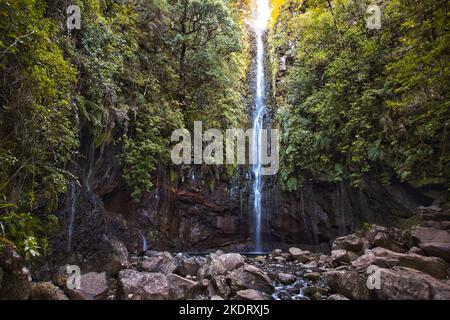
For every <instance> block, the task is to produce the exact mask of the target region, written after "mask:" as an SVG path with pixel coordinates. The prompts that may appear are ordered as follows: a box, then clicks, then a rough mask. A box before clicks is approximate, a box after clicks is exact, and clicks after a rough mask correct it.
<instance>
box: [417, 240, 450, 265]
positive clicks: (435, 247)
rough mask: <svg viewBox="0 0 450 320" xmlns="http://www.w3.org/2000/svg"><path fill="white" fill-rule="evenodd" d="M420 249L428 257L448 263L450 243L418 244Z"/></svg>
mask: <svg viewBox="0 0 450 320" xmlns="http://www.w3.org/2000/svg"><path fill="white" fill-rule="evenodd" d="M419 246H420V248H421V249H422V250H423V251H425V253H426V254H428V255H430V256H435V257H440V258H442V259H444V260H445V261H447V262H450V243H446V242H425V243H421V244H419Z"/></svg>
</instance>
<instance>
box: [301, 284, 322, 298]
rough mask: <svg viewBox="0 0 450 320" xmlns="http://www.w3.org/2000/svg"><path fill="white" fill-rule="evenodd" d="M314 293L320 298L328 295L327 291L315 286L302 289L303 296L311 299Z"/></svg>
mask: <svg viewBox="0 0 450 320" xmlns="http://www.w3.org/2000/svg"><path fill="white" fill-rule="evenodd" d="M316 293H319V295H320V296H322V295H326V294H327V293H328V289H327V288H322V287H316V286H310V287H306V288H305V289H303V294H304V295H305V296H308V297H312V296H314V295H315V294H316Z"/></svg>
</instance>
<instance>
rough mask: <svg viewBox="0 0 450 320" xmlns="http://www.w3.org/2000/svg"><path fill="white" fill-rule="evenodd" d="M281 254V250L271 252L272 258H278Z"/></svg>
mask: <svg viewBox="0 0 450 320" xmlns="http://www.w3.org/2000/svg"><path fill="white" fill-rule="evenodd" d="M282 253H283V251H282V250H281V249H275V250H273V251H272V256H273V257H278V256H280V255H281V254H282Z"/></svg>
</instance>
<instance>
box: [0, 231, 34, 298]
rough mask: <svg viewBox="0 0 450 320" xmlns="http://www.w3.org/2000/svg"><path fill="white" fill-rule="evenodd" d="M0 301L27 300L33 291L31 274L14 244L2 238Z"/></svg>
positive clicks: (0, 251)
mask: <svg viewBox="0 0 450 320" xmlns="http://www.w3.org/2000/svg"><path fill="white" fill-rule="evenodd" d="M0 275H1V277H0V300H26V299H28V297H29V295H30V291H31V285H30V272H29V271H28V269H27V268H25V266H24V261H23V259H22V258H21V257H20V256H19V254H18V253H17V250H16V247H15V246H14V244H13V243H12V242H9V241H8V240H5V239H3V238H0Z"/></svg>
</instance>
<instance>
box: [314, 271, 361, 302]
mask: <svg viewBox="0 0 450 320" xmlns="http://www.w3.org/2000/svg"><path fill="white" fill-rule="evenodd" d="M322 275H323V277H324V278H325V280H326V282H327V284H328V286H329V287H330V288H331V289H332V290H333V291H334V292H336V293H340V294H342V295H344V296H345V297H348V298H351V299H356V300H367V299H369V289H368V288H367V280H366V277H365V276H364V275H362V274H359V273H358V272H356V271H349V270H341V271H328V272H325V273H323V274H322Z"/></svg>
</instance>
